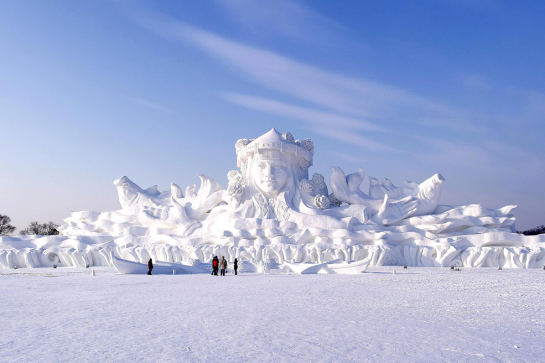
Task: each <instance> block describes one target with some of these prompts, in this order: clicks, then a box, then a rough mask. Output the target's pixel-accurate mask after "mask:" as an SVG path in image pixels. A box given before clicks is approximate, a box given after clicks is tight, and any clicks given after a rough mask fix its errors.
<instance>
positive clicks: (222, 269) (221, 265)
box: [220, 256, 227, 276]
mask: <svg viewBox="0 0 545 363" xmlns="http://www.w3.org/2000/svg"><path fill="white" fill-rule="evenodd" d="M220 268H221V276H225V269H226V268H227V260H226V259H225V257H223V256H221V261H220Z"/></svg>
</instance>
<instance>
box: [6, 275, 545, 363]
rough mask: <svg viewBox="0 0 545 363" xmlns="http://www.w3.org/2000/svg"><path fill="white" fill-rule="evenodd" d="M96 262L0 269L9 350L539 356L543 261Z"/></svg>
mask: <svg viewBox="0 0 545 363" xmlns="http://www.w3.org/2000/svg"><path fill="white" fill-rule="evenodd" d="M91 270H92V269H84V268H58V269H49V268H41V269H17V270H2V271H0V322H1V324H0V329H1V332H2V333H1V334H0V361H1V362H29V361H32V362H51V361H55V362H76V361H77V362H168V361H171V362H235V361H237V362H253V361H260V362H310V361H313V362H376V361H388V362H476V361H483V362H542V361H544V360H545V334H544V333H545V310H544V306H545V299H544V297H545V296H544V287H545V271H543V270H532V269H528V270H526V269H525V270H518V269H510V270H503V271H498V270H495V269H489V268H479V269H463V270H462V271H461V272H458V271H451V270H449V269H444V268H409V269H408V270H403V269H402V268H401V267H377V268H370V269H369V270H368V272H367V273H364V274H361V275H261V274H242V275H239V276H233V275H228V276H226V277H221V276H218V277H216V276H210V275H175V276H172V275H156V276H147V275H119V274H116V271H115V270H114V269H112V268H94V270H95V271H96V276H94V277H93V276H91ZM393 270H396V274H395V275H394V274H392V271H393Z"/></svg>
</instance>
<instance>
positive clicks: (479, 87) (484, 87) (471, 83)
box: [462, 74, 492, 91]
mask: <svg viewBox="0 0 545 363" xmlns="http://www.w3.org/2000/svg"><path fill="white" fill-rule="evenodd" d="M462 83H463V84H464V86H466V87H467V88H468V89H470V90H472V91H488V90H490V89H491V88H492V87H491V86H490V83H489V82H488V80H487V79H486V78H485V77H484V76H482V75H480V74H467V75H465V76H463V77H462Z"/></svg>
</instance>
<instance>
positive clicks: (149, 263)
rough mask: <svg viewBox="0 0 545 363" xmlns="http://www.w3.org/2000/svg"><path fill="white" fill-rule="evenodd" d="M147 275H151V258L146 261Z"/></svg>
mask: <svg viewBox="0 0 545 363" xmlns="http://www.w3.org/2000/svg"><path fill="white" fill-rule="evenodd" d="M148 270H149V271H148V275H151V270H153V262H151V258H150V259H149V261H148Z"/></svg>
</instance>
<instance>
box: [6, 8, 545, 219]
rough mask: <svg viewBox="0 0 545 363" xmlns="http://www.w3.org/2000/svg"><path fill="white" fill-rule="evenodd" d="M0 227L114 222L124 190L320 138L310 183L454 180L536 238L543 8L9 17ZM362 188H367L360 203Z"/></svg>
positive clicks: (96, 11) (455, 196)
mask: <svg viewBox="0 0 545 363" xmlns="http://www.w3.org/2000/svg"><path fill="white" fill-rule="evenodd" d="M0 49H1V51H0V132H1V135H2V137H1V139H0V152H1V154H2V155H3V157H2V158H1V159H0V214H7V215H9V216H10V217H11V218H12V222H13V224H14V225H16V226H17V227H18V229H19V230H20V229H21V228H24V227H25V226H26V225H27V224H28V223H29V222H30V221H32V220H38V221H40V222H47V221H53V222H56V223H61V222H62V218H64V217H67V216H68V215H69V213H70V211H77V210H98V211H106V210H115V209H118V208H119V203H118V201H117V193H116V190H115V187H114V186H113V184H112V181H113V180H114V179H117V178H119V177H121V176H123V175H127V176H128V177H129V178H131V179H132V180H133V181H134V182H136V183H137V184H139V185H140V186H141V187H143V188H147V187H149V186H151V185H153V184H158V185H159V189H160V190H166V189H168V188H169V185H170V182H175V183H177V184H179V185H180V186H182V187H185V186H187V185H190V184H195V183H197V184H198V182H199V180H198V177H197V174H206V175H208V176H210V177H212V178H214V179H216V180H217V181H218V182H219V183H220V184H221V185H223V186H226V184H227V181H226V174H227V172H228V171H229V170H231V169H234V168H236V157H235V151H234V144H235V142H236V140H237V139H239V138H244V137H245V138H255V137H257V136H259V135H261V134H263V133H265V132H266V131H268V130H269V129H271V128H272V127H275V128H277V130H279V131H280V132H284V131H290V132H291V133H292V134H293V135H294V136H295V137H296V138H307V137H308V138H312V139H313V140H314V143H315V149H316V151H315V158H314V167H313V168H312V169H311V173H312V172H318V173H321V174H323V175H324V176H326V180H328V179H329V175H330V167H331V166H340V167H341V168H342V169H343V170H344V171H345V172H346V173H350V172H353V171H355V170H356V169H357V168H358V167H363V168H364V169H365V170H366V173H367V175H368V176H373V177H376V178H379V179H382V178H383V177H387V178H389V179H391V180H392V182H393V183H394V184H396V185H399V184H403V179H408V180H413V181H423V180H425V179H427V178H428V177H429V176H431V175H433V174H434V173H436V172H438V173H441V174H442V175H443V176H444V177H445V178H446V180H447V182H446V184H445V186H444V189H443V198H442V204H471V203H475V204H476V203H480V204H483V205H485V206H488V207H493V208H499V207H502V206H504V205H510V204H516V205H518V206H519V207H518V208H517V209H516V210H515V215H516V217H517V227H518V229H527V228H532V227H535V226H537V225H539V224H545V198H544V196H545V184H544V183H543V180H544V179H545V165H544V155H545V145H544V143H543V136H544V135H545V68H544V67H543V66H542V63H543V59H545V3H543V2H541V1H509V2H507V1H499V0H498V1H496V0H482V1H470V0H415V1H353V2H348V1H346V2H340V1H320V0H315V1H297V2H295V1H288V0H277V1H248V0H231V1H227V0H217V1H181V2H175V1H170V2H152V1H15V0H6V1H2V2H0ZM367 185H368V184H367V183H365V184H364V186H363V189H364V190H365V189H366V188H367Z"/></svg>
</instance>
